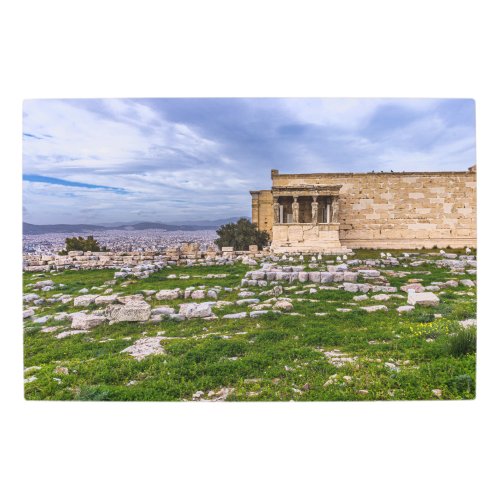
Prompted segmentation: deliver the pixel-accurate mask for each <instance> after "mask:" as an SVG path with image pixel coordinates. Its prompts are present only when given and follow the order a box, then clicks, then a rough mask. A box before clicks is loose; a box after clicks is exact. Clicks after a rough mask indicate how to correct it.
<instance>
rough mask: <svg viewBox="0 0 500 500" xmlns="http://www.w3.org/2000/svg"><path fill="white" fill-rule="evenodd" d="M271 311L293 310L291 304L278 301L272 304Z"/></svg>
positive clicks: (286, 301)
mask: <svg viewBox="0 0 500 500" xmlns="http://www.w3.org/2000/svg"><path fill="white" fill-rule="evenodd" d="M273 309H279V310H282V311H291V310H292V309H293V304H292V303H291V302H289V301H288V300H278V301H277V302H276V303H275V304H274V306H273Z"/></svg>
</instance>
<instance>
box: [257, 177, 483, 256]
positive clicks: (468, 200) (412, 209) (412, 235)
mask: <svg viewBox="0 0 500 500" xmlns="http://www.w3.org/2000/svg"><path fill="white" fill-rule="evenodd" d="M272 180H273V186H300V185H304V184H323V185H324V184H331V185H335V184H341V185H342V188H341V190H340V241H341V244H342V245H343V246H346V247H349V248H382V249H383V248H421V247H426V248H431V247H433V246H434V245H437V246H438V247H439V248H443V247H447V246H450V247H455V248H458V247H464V246H471V247H475V246H476V170H475V167H471V169H469V170H468V171H466V172H422V173H417V172H411V173H378V174H375V173H373V174H333V173H329V174H279V173H278V172H277V171H273V173H272ZM252 198H253V202H252V221H253V222H256V223H258V225H259V228H260V229H264V230H266V231H269V232H270V233H272V231H271V229H272V192H271V191H258V192H253V193H252ZM254 205H256V207H255V208H254Z"/></svg>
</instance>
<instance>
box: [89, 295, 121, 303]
mask: <svg viewBox="0 0 500 500" xmlns="http://www.w3.org/2000/svg"><path fill="white" fill-rule="evenodd" d="M117 298H118V295H116V294H113V295H99V296H98V297H96V298H95V301H94V302H95V303H96V304H98V305H101V304H112V303H113V302H116V300H117Z"/></svg>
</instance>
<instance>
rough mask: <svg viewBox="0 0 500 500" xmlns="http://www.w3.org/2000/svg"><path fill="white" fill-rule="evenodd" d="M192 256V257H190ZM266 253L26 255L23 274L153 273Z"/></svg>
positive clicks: (192, 247)
mask: <svg viewBox="0 0 500 500" xmlns="http://www.w3.org/2000/svg"><path fill="white" fill-rule="evenodd" d="M188 252H189V253H188ZM264 254H267V253H266V252H262V251H259V250H258V249H256V248H253V249H252V251H233V249H232V247H230V248H229V249H228V251H224V252H222V251H219V250H216V249H208V250H205V251H200V250H199V245H198V244H196V243H189V244H184V245H182V246H181V247H177V248H171V249H168V250H167V251H165V252H82V251H74V252H69V253H68V255H58V254H50V255H40V254H31V253H25V254H23V270H24V271H35V272H47V271H52V270H63V269H124V268H126V269H133V270H135V271H152V270H157V269H161V268H162V267H164V266H175V265H177V264H182V265H185V264H188V265H192V264H205V265H206V264H225V263H228V262H229V263H230V262H232V261H234V260H235V259H240V260H241V259H243V261H244V259H250V258H251V257H262V256H263V255H264Z"/></svg>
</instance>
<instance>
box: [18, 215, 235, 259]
mask: <svg viewBox="0 0 500 500" xmlns="http://www.w3.org/2000/svg"><path fill="white" fill-rule="evenodd" d="M240 218H241V217H228V218H226V219H217V220H199V221H181V222H172V223H169V224H164V223H161V222H117V223H100V224H46V225H38V224H30V223H28V222H23V252H25V253H34V254H53V253H57V252H59V251H61V250H63V249H64V248H65V241H66V238H73V237H75V236H85V237H86V236H90V235H92V236H94V238H95V239H96V240H97V241H98V242H99V243H100V244H101V246H105V247H106V248H107V249H108V250H109V251H118V252H120V251H122V252H131V251H155V252H161V251H163V250H165V249H166V248H168V247H172V246H177V245H180V244H181V243H184V242H194V243H199V244H200V248H201V249H202V250H204V249H206V248H207V247H208V246H209V245H211V244H213V242H214V240H215V239H216V238H217V234H216V229H217V228H219V227H220V226H222V225H223V224H228V223H231V222H236V221H237V220H238V219H240Z"/></svg>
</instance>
